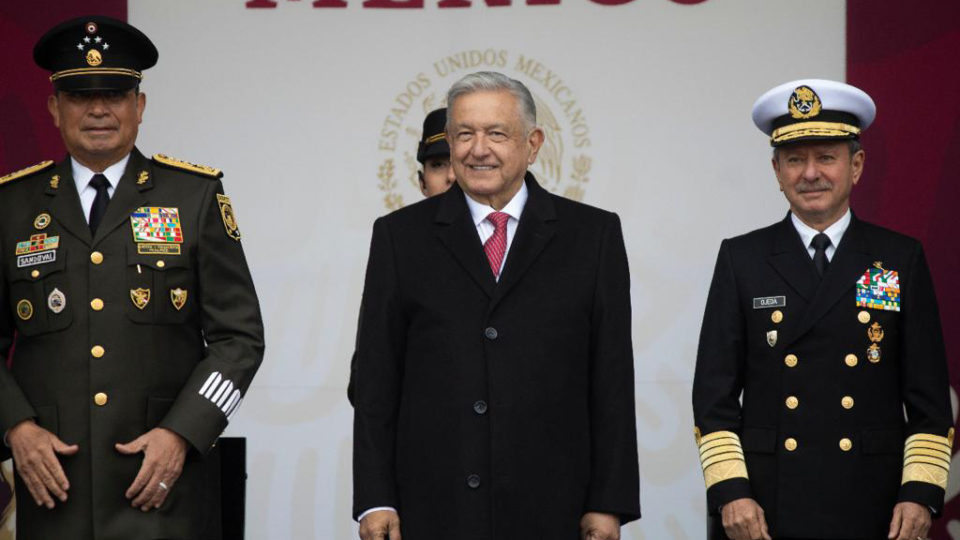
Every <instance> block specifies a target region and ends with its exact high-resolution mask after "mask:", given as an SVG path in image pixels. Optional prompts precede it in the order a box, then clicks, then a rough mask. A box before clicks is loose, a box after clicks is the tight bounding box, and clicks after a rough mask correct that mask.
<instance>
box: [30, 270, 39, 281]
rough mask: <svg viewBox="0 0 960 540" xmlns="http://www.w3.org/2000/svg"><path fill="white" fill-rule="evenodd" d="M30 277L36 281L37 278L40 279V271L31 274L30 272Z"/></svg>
mask: <svg viewBox="0 0 960 540" xmlns="http://www.w3.org/2000/svg"><path fill="white" fill-rule="evenodd" d="M30 277H32V278H33V279H37V278H38V277H40V271H39V270H34V271H33V272H30Z"/></svg>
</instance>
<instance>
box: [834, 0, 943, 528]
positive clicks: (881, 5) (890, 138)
mask: <svg viewBox="0 0 960 540" xmlns="http://www.w3.org/2000/svg"><path fill="white" fill-rule="evenodd" d="M958 52H960V3H957V2H903V1H902V0H848V2H847V80H848V82H850V84H853V85H855V86H858V87H860V88H862V89H864V90H865V91H866V92H867V93H868V94H870V95H871V96H872V97H873V99H874V100H875V101H876V102H877V120H876V123H874V125H873V127H871V128H870V130H869V131H867V132H866V133H865V134H864V136H863V143H864V148H865V149H866V151H867V162H866V166H865V171H864V177H863V179H862V180H861V182H860V184H859V185H858V186H857V188H856V189H854V193H853V195H854V196H853V207H854V209H855V210H856V212H857V215H858V216H860V217H863V218H864V219H867V220H869V221H873V222H875V223H878V224H881V225H884V226H887V227H890V228H892V229H896V230H898V231H901V232H904V233H906V234H909V235H911V236H914V237H917V238H919V239H920V240H922V241H923V245H924V248H925V250H926V254H927V259H928V261H929V263H930V270H931V272H932V273H933V280H934V284H935V285H936V288H937V293H938V299H939V304H940V314H941V316H942V320H943V331H944V339H945V340H946V344H947V358H948V359H949V362H950V382H951V384H952V385H953V387H954V388H955V389H958V391H960V336H957V332H958V331H960V286H958V279H960V241H958V239H960V219H958V215H957V210H958V208H960V69H958V65H960V63H958V57H957V53H958ZM957 473H960V471H954V474H957ZM958 499H960V498H958ZM958 499H954V500H951V501H948V503H947V507H946V512H945V514H946V515H945V518H944V519H940V520H938V521H937V522H936V523H934V529H933V533H932V535H931V537H932V538H934V539H943V540H948V539H949V538H950V536H949V535H948V534H947V531H946V526H947V523H948V522H949V521H950V520H951V519H960V500H958Z"/></svg>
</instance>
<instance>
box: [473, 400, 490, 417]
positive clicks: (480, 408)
mask: <svg viewBox="0 0 960 540" xmlns="http://www.w3.org/2000/svg"><path fill="white" fill-rule="evenodd" d="M473 412H475V413H477V414H486V413H487V402H486V401H484V400H482V399H481V400H479V401H477V402H476V403H474V404H473Z"/></svg>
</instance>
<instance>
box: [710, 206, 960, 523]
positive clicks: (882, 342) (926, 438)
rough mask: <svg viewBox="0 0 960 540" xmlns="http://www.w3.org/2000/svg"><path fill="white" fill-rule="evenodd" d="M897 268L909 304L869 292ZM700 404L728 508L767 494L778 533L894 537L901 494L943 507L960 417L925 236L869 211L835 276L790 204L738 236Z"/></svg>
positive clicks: (717, 292)
mask: <svg viewBox="0 0 960 540" xmlns="http://www.w3.org/2000/svg"><path fill="white" fill-rule="evenodd" d="M881 268H882V270H883V272H884V273H885V279H887V280H888V281H889V280H890V279H891V278H892V276H893V274H892V272H896V273H897V276H898V278H899V287H900V295H899V311H897V310H894V309H878V308H872V307H865V306H858V305H857V298H856V296H857V287H856V284H857V281H858V280H859V279H861V277H862V276H864V275H865V274H868V273H869V272H870V271H871V269H878V270H879V269H881ZM874 274H876V272H874ZM774 332H775V334H774ZM874 345H876V347H874ZM741 394H742V405H741ZM693 411H694V419H695V422H696V426H697V436H698V443H699V444H700V450H701V459H702V460H703V461H702V465H706V466H711V465H712V467H710V470H709V471H707V472H706V473H705V475H706V476H708V481H707V483H708V490H707V504H708V509H709V511H710V512H711V513H712V514H714V515H716V513H717V510H718V509H719V508H720V506H722V505H723V504H725V503H727V502H730V501H732V500H734V499H737V498H740V497H752V498H754V499H756V500H757V501H758V502H759V503H760V505H761V506H762V507H763V509H764V512H765V514H766V520H767V523H768V525H769V526H770V532H771V534H772V535H773V536H774V537H789V538H886V534H887V531H888V528H889V524H890V519H891V517H892V513H893V507H894V506H895V505H896V503H897V502H898V501H912V502H916V503H919V504H921V505H924V506H927V507H929V508H931V509H933V510H934V511H935V512H939V511H940V509H941V508H942V507H943V497H944V489H943V486H944V485H945V483H946V474H947V469H948V468H949V456H950V451H949V446H950V445H951V444H952V442H953V430H952V428H951V426H952V424H953V422H952V416H951V411H950V398H949V388H948V381H947V365H946V357H945V352H944V346H943V339H942V335H941V330H940V318H939V313H938V311H937V302H936V297H935V296H934V290H933V283H932V281H931V278H930V273H929V270H928V268H927V264H926V260H925V258H924V255H923V250H922V248H921V246H920V243H919V242H917V241H916V240H914V239H911V238H908V237H906V236H903V235H901V234H898V233H895V232H893V231H890V230H887V229H883V228H881V227H877V226H875V225H871V224H869V223H866V222H864V221H861V220H859V219H857V218H856V217H855V216H854V217H853V218H852V219H851V222H850V225H849V228H848V229H847V231H846V232H845V233H844V235H843V238H842V240H841V241H840V245H839V246H838V247H837V250H836V252H835V254H834V256H833V259H832V261H831V262H830V265H829V267H828V269H827V272H826V273H825V274H824V276H823V278H822V280H821V279H820V278H819V276H818V275H817V273H816V269H815V267H814V265H813V261H812V259H811V257H810V255H809V253H808V252H807V250H806V248H805V247H804V246H803V244H802V242H801V240H800V236H799V234H798V233H797V231H796V229H795V228H794V226H793V224H792V223H791V219H790V216H789V215H788V216H787V218H786V219H784V220H783V221H782V222H780V223H778V224H775V225H772V226H770V227H767V228H764V229H760V230H757V231H754V232H751V233H749V234H746V235H743V236H740V237H737V238H733V239H729V240H724V241H723V243H722V244H721V246H720V254H719V256H718V258H717V264H716V269H715V271H714V275H713V282H712V284H711V286H710V294H709V297H708V299H707V307H706V312H705V314H704V317H703V327H702V329H701V334H700V346H699V351H698V354H697V367H696V374H695V377H694V386H693ZM905 413H906V417H905ZM910 437H913V438H911V439H908V438H910ZM741 449H742V451H741ZM905 458H906V459H905ZM744 459H745V468H744V467H743V462H744ZM905 463H906V464H907V465H906V466H905ZM747 476H748V477H749V479H747V478H746V477H747ZM711 482H712V484H711ZM713 522H714V525H715V527H714V531H713V533H714V536H713V537H714V538H726V536H725V535H723V532H722V526H721V525H722V523H721V520H720V519H719V517H717V518H716V519H715V520H713Z"/></svg>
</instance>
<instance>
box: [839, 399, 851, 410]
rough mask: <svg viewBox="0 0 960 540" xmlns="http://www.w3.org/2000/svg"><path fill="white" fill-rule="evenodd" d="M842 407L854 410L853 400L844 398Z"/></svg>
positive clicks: (841, 402) (841, 401)
mask: <svg viewBox="0 0 960 540" xmlns="http://www.w3.org/2000/svg"><path fill="white" fill-rule="evenodd" d="M840 405H842V406H843V408H844V409H852V408H853V398H852V397H850V396H843V399H841V400H840Z"/></svg>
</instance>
